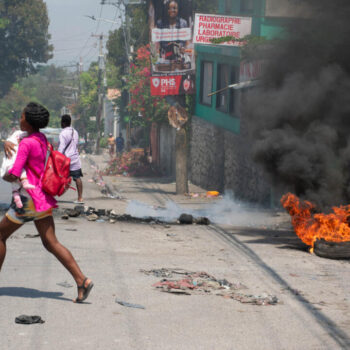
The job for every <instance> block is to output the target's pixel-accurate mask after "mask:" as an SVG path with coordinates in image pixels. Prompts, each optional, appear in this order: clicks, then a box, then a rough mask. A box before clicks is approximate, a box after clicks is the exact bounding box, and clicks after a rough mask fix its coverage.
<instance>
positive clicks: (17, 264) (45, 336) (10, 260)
mask: <svg viewBox="0 0 350 350" xmlns="http://www.w3.org/2000/svg"><path fill="white" fill-rule="evenodd" d="M95 161H96V162H97V164H99V165H100V167H103V166H104V163H103V158H101V157H100V158H95ZM93 176H94V177H95V179H96V178H98V177H97V176H96V173H94V169H93V168H91V167H90V163H88V162H87V159H84V198H85V200H86V203H87V204H89V205H91V206H94V207H96V208H106V209H108V208H113V209H114V210H115V211H117V212H118V213H124V212H125V210H126V208H127V206H128V205H129V203H130V202H129V201H130V200H135V199H137V200H139V201H142V202H144V203H147V204H148V205H149V206H153V207H155V206H164V205H165V203H166V201H168V200H176V201H177V202H178V203H179V205H181V206H182V207H183V208H190V207H191V208H194V207H197V208H200V207H203V206H204V205H206V204H207V202H208V199H201V198H197V199H196V200H195V201H194V200H193V199H190V198H188V197H185V196H175V195H174V191H175V185H174V184H173V183H171V182H167V181H162V182H157V181H150V180H143V179H132V178H124V177H121V178H112V177H109V178H105V179H104V180H105V181H107V182H108V183H109V185H110V188H112V189H114V190H115V191H116V192H118V193H119V194H121V195H122V197H123V198H122V199H111V198H106V197H104V196H103V195H102V194H101V188H102V187H103V186H101V185H102V184H100V185H98V184H96V183H93V182H92V180H91V179H92V177H93ZM191 190H192V191H197V192H200V191H202V192H204V190H201V189H198V188H195V187H194V186H191ZM73 199H75V193H74V192H73V191H72V192H70V193H68V194H66V195H65V196H64V197H63V198H62V199H61V203H60V204H61V206H62V207H63V208H64V207H72V206H73V205H72V204H71V203H70V201H71V200H73ZM184 210H185V209H184ZM233 214H234V213H233ZM248 214H249V213H248ZM263 214H264V215H265V216H266V224H265V225H255V224H254V223H253V219H252V224H251V225H247V226H234V225H229V226H217V225H210V226H199V225H190V226H182V225H157V224H135V223H130V222H117V223H114V224H110V223H108V222H89V221H87V220H86V219H85V218H81V217H79V218H71V219H69V220H62V219H61V218H60V214H59V213H57V215H56V219H55V221H56V230H57V236H58V238H59V240H60V241H61V242H62V243H63V244H65V245H66V246H67V247H68V248H69V249H70V250H71V251H72V253H73V255H74V256H75V257H76V259H77V260H78V262H79V264H80V266H81V268H82V270H83V271H84V272H85V273H86V274H87V275H88V276H89V277H90V278H92V279H93V280H94V282H95V287H94V289H93V290H92V292H91V295H90V297H89V298H88V300H87V302H86V303H85V304H82V305H77V304H74V303H72V302H71V299H72V298H74V297H75V294H76V289H75V286H73V285H74V283H73V280H72V278H71V277H70V276H69V275H68V273H67V272H66V270H65V269H64V268H63V267H62V266H61V265H60V264H59V263H58V262H57V261H56V260H55V259H54V257H52V256H51V255H50V254H49V253H47V252H46V251H45V250H44V249H43V247H42V245H41V242H40V239H39V238H38V237H34V235H35V233H36V232H35V229H34V226H33V225H32V224H27V225H25V226H24V227H22V228H21V229H20V230H19V231H17V232H16V233H15V235H14V236H12V238H11V239H10V240H9V243H8V254H7V259H6V261H5V264H4V266H3V270H2V272H1V275H0V310H1V313H0V341H1V349H11V350H12V349H18V348H21V349H28V350H32V349H50V350H56V349H57V350H62V349H86V350H90V349H205V350H206V349H208V350H211V349H220V350H221V349H235V350H243V349H244V350H245V349H247V350H251V349H268V350H272V349H276V350H281V349H286V350H289V349H332V350H333V349H349V348H350V339H349V336H350V331H349V330H350V313H349V306H350V302H349V301H350V278H349V277H350V270H349V262H348V261H333V260H327V259H321V258H318V257H317V256H315V255H311V254H309V253H308V252H307V250H306V249H305V246H303V244H301V242H300V241H299V239H298V238H297V237H296V236H295V234H294V233H293V232H292V231H291V229H290V226H289V225H288V220H287V221H286V217H285V216H284V215H283V214H281V213H275V212H268V211H263ZM159 268H170V269H175V268H182V269H186V270H189V271H205V272H207V273H209V274H211V275H213V276H215V277H216V278H218V279H227V280H228V281H230V282H234V283H238V282H239V283H241V284H243V285H245V286H246V287H247V289H243V290H239V292H241V293H242V294H244V295H245V296H247V297H248V296H249V295H254V296H258V295H260V296H261V295H263V294H264V293H265V294H269V295H274V296H276V297H277V298H278V300H279V303H278V304H277V305H269V306H259V305H252V304H246V303H241V302H239V301H236V300H233V299H226V298H224V297H222V296H217V295H212V294H210V293H201V294H192V295H174V294H171V293H165V292H162V291H160V290H159V289H155V288H154V287H152V285H153V284H154V283H156V282H158V281H160V280H161V277H156V276H153V275H146V274H145V273H143V272H141V271H140V270H141V269H144V270H150V269H159ZM70 285H71V286H70ZM116 298H118V299H119V300H122V301H125V302H129V303H136V304H140V305H142V306H144V307H145V309H135V308H128V307H125V306H122V305H119V304H117V303H116V302H115V299H116ZM21 314H27V315H40V316H41V317H42V318H43V319H44V320H45V323H44V324H35V325H19V324H15V322H14V319H15V317H16V316H19V315H21Z"/></svg>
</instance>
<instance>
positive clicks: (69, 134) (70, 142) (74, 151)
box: [58, 114, 84, 204]
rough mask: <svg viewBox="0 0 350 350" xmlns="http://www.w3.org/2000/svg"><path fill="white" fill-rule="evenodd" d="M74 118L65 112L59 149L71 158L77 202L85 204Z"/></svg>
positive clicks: (71, 174)
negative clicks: (73, 123)
mask: <svg viewBox="0 0 350 350" xmlns="http://www.w3.org/2000/svg"><path fill="white" fill-rule="evenodd" d="M71 123H72V118H71V116H70V115H69V114H64V115H62V117H61V127H62V129H63V130H62V131H61V133H60V136H59V145H58V151H59V152H61V153H62V154H64V155H65V156H66V157H68V158H70V176H71V177H72V179H73V180H74V181H75V183H76V185H77V192H78V200H76V201H74V203H76V204H84V200H83V182H82V181H81V178H82V177H83V173H82V171H81V161H80V156H79V151H78V143H79V135H78V132H77V131H76V130H75V129H73V127H71Z"/></svg>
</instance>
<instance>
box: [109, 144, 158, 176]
mask: <svg viewBox="0 0 350 350" xmlns="http://www.w3.org/2000/svg"><path fill="white" fill-rule="evenodd" d="M140 150H141V151H140ZM103 175H122V176H135V177H140V176H142V177H147V176H160V173H159V170H158V169H156V168H155V166H154V164H152V163H150V162H148V160H147V157H146V156H145V154H144V151H143V149H134V150H131V151H130V152H124V153H123V154H122V155H117V157H116V158H113V159H112V160H110V161H109V163H108V167H107V168H106V169H105V170H104V172H103Z"/></svg>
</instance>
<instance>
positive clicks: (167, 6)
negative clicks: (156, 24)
mask: <svg viewBox="0 0 350 350" xmlns="http://www.w3.org/2000/svg"><path fill="white" fill-rule="evenodd" d="M172 2H176V5H177V8H178V10H179V7H180V5H179V2H178V1H177V0H169V1H168V2H167V3H166V5H165V7H166V10H167V11H168V10H169V6H170V4H171V3H172Z"/></svg>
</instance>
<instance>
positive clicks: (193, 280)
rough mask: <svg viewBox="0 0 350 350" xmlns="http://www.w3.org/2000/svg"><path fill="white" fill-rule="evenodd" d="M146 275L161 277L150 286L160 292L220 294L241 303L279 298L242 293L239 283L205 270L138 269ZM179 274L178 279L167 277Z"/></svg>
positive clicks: (275, 301) (271, 301)
mask: <svg viewBox="0 0 350 350" xmlns="http://www.w3.org/2000/svg"><path fill="white" fill-rule="evenodd" d="M140 272H142V273H144V274H146V275H153V276H156V277H162V278H163V279H162V280H161V281H159V282H156V283H154V284H153V285H152V287H155V288H158V289H160V290H161V291H162V292H166V293H173V294H184V295H192V294H212V295H218V296H222V297H224V298H225V299H233V300H236V301H239V302H241V303H243V304H252V305H276V304H278V303H279V300H278V298H277V297H276V296H274V295H269V294H266V293H263V294H262V295H253V294H244V293H240V292H238V290H242V289H247V287H246V286H245V285H244V284H242V283H240V282H236V283H231V282H229V281H227V280H226V279H221V280H220V279H216V278H215V277H214V276H212V275H209V274H208V273H206V272H203V271H201V272H192V271H187V270H184V269H167V268H161V269H152V270H143V269H142V270H140ZM176 275H178V276H179V275H180V276H181V278H179V279H169V278H173V277H175V276H176Z"/></svg>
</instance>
